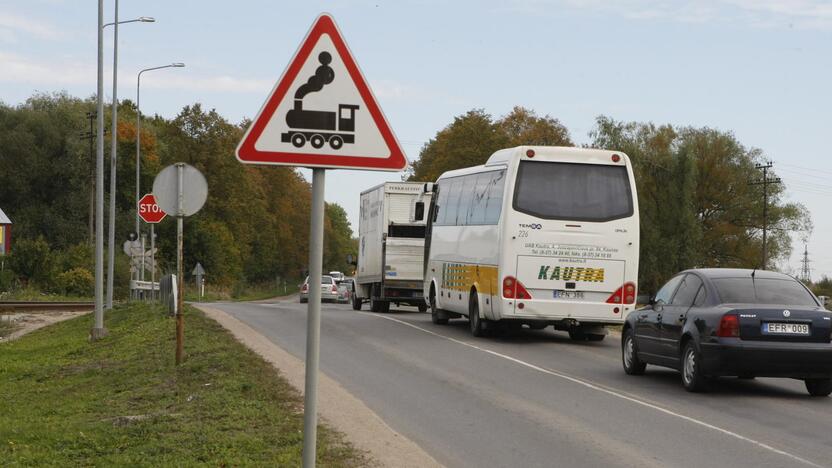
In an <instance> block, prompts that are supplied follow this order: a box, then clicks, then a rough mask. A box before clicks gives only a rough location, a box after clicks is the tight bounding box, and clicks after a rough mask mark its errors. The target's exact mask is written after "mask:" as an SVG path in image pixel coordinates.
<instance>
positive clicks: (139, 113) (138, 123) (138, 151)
mask: <svg viewBox="0 0 832 468" xmlns="http://www.w3.org/2000/svg"><path fill="white" fill-rule="evenodd" d="M184 66H185V64H184V63H182V62H174V63H171V64H170V65H162V66H160V67H150V68H145V69H144V70H141V71H140V72H139V74H138V76H137V78H136V203H135V205H134V206H135V207H136V236H138V235H139V226H140V225H139V222H140V221H139V197H140V196H141V192H140V190H141V186H140V183H141V182H140V177H141V167H142V166H141V161H142V158H141V147H142V144H141V140H142V111H141V107H140V102H141V85H142V73H144V72H147V71H152V70H161V69H162V68H181V67H184ZM179 279H180V280H181V279H182V278H179Z"/></svg>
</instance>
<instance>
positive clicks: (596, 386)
mask: <svg viewBox="0 0 832 468" xmlns="http://www.w3.org/2000/svg"><path fill="white" fill-rule="evenodd" d="M358 313H360V314H363V315H368V316H370V317H376V318H383V319H385V320H390V321H393V322H396V323H400V324H402V325H405V326H408V327H411V328H415V329H416V330H419V331H422V332H424V333H427V334H429V335H433V336H436V337H439V338H443V339H446V340H448V341H451V342H454V343H457V344H460V345H462V346H467V347H469V348H472V349H476V350H477V351H482V352H484V353H487V354H490V355H492V356H496V357H499V358H502V359H505V360H507V361H511V362H513V363H515V364H520V365H521V366H525V367H528V368H529V369H532V370H536V371H538V372H541V373H543V374H548V375H551V376H554V377H559V378H561V379H564V380H568V381H570V382H573V383H576V384H578V385H582V386H584V387H587V388H590V389H592V390H595V391H598V392H601V393H605V394H607V395H611V396H614V397H616V398H620V399H622V400H626V401H629V402H631V403H635V404H637V405H641V406H644V407H647V408H650V409H653V410H656V411H658V412H660V413H664V414H666V415H668V416H673V417H676V418H679V419H682V420H684V421H687V422H689V423H692V424H696V425H699V426H702V427H704V428H707V429H711V430H713V431H716V432H719V433H721V434H725V435H727V436H731V437H733V438H735V439H739V440H742V441H744V442H748V443H750V444H753V445H756V446H757V447H759V448H762V449H765V450H769V451H771V452H774V453H776V454H778V455H782V456H784V457H787V458H791V459H792V460H795V461H798V462H800V463H803V464H805V465H808V466H814V467H817V468H823V466H822V465H818V464H816V463H814V462H811V461H809V460H806V459H805V458H801V457H799V456H797V455H794V454H791V453H789V452H786V451H783V450H780V449H777V448H774V447H772V446H771V445H768V444H765V443H763V442H760V441H758V440H754V439H751V438H749V437H746V436H744V435H741V434H737V433H736V432H732V431H729V430H728V429H723V428H721V427H718V426H714V425H713V424H709V423H706V422H705V421H701V420H699V419H696V418H692V417H690V416H685V415H684V414H679V413H676V412H674V411H670V410H669V409H666V408H662V407H661V406H658V405H654V404H653V403H649V402H647V401H643V400H640V399H638V398H634V397H631V396H627V395H624V394H623V393H625V392H623V391H621V393H616V391H613V390H610V389H607V388H604V387H602V386H601V385H599V384H596V383H593V382H591V381H588V380H584V379H581V378H579V377H573V376H571V375H567V374H564V373H562V372H558V371H554V370H550V369H546V368H543V367H540V366H536V365H534V364H531V363H529V362H526V361H522V360H520V359H517V358H514V357H511V356H508V355H506V354H502V353H498V352H497V351H492V350H490V349H488V348H483V347H481V346H477V345H475V344H471V343H468V342H465V341H462V340H457V339H456V338H451V337H450V336H446V335H443V334H441V333H436V332H434V331H431V330H428V329H426V328H422V327H420V326H418V325H413V324H412V323H408V322H406V321H404V320H399V319H397V318H393V317H388V316H385V315H379V314H372V313H369V312H358Z"/></svg>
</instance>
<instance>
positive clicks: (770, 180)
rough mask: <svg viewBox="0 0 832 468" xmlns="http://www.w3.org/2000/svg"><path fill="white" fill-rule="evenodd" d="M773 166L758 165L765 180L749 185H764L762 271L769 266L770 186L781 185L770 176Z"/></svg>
mask: <svg viewBox="0 0 832 468" xmlns="http://www.w3.org/2000/svg"><path fill="white" fill-rule="evenodd" d="M772 166H773V164H772V163H771V162H768V163H766V164H757V165H756V166H754V167H755V168H757V169H762V170H763V179H762V180H758V181H756V182H749V184H748V185H762V186H763V261H762V267H761V268H762V269H763V270H765V269H766V266H767V264H768V258H767V252H768V250H767V249H766V234H767V232H768V186H769V185H771V184H779V183H780V182H781V180H780V178H779V177H771V178H769V176H768V170H769V169H771V168H772Z"/></svg>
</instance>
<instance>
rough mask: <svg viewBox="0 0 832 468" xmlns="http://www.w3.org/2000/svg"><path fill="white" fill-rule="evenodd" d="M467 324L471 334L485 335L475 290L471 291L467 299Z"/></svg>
mask: <svg viewBox="0 0 832 468" xmlns="http://www.w3.org/2000/svg"><path fill="white" fill-rule="evenodd" d="M468 326H469V327H470V328H471V334H472V335H473V336H476V337H480V336H483V335H485V323H483V319H481V318H480V304H479V300H478V299H477V292H476V291H471V299H470V300H469V301H468Z"/></svg>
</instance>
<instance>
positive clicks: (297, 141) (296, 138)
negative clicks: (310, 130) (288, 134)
mask: <svg viewBox="0 0 832 468" xmlns="http://www.w3.org/2000/svg"><path fill="white" fill-rule="evenodd" d="M292 144H293V145H294V146H295V148H301V147H302V146H303V145H305V144H306V137H305V136H303V134H302V133H295V134H294V135H292Z"/></svg>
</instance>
